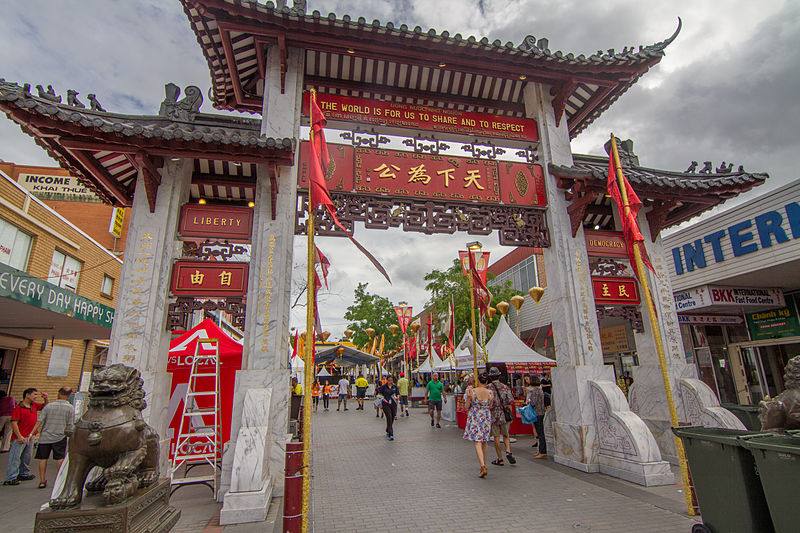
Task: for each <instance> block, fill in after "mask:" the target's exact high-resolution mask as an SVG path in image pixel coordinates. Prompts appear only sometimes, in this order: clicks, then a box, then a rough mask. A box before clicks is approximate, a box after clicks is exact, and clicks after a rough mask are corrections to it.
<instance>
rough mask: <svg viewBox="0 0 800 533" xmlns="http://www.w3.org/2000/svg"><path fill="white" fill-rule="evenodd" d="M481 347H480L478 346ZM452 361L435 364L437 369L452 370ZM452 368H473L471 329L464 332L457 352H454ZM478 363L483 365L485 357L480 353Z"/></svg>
mask: <svg viewBox="0 0 800 533" xmlns="http://www.w3.org/2000/svg"><path fill="white" fill-rule="evenodd" d="M478 349H480V347H478ZM450 364H451V361H450V360H444V361H442V362H441V364H438V365H434V367H433V368H434V369H435V370H451V367H450ZM452 364H453V366H452V370H469V369H470V368H472V365H473V360H472V334H471V333H470V331H469V330H467V331H466V332H465V333H464V336H463V337H462V338H461V342H459V343H458V344H456V349H455V352H453V360H452ZM478 364H479V365H480V366H483V358H482V357H481V354H480V353H478Z"/></svg>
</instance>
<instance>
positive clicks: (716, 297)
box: [674, 285, 786, 313]
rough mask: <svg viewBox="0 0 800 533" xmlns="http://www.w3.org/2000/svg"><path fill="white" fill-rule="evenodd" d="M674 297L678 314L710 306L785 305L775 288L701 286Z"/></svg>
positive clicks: (781, 295) (678, 293)
mask: <svg viewBox="0 0 800 533" xmlns="http://www.w3.org/2000/svg"><path fill="white" fill-rule="evenodd" d="M674 297H675V308H676V309H677V311H678V312H679V313H680V312H684V311H688V310H690V309H700V308H703V307H710V306H712V305H713V306H723V307H741V306H763V307H781V306H785V305H786V300H785V299H784V298H783V291H781V290H780V289H775V288H760V287H755V288H754V287H718V286H714V285H702V286H700V287H695V288H693V289H689V290H685V291H680V292H676V293H675V294H674Z"/></svg>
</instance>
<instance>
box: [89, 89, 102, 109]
mask: <svg viewBox="0 0 800 533" xmlns="http://www.w3.org/2000/svg"><path fill="white" fill-rule="evenodd" d="M86 98H88V99H89V105H90V106H91V108H92V111H105V109H103V106H101V105H100V102H98V101H97V97H96V96H95V95H93V94H92V93H89V94H87V95H86Z"/></svg>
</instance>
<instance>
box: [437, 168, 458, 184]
mask: <svg viewBox="0 0 800 533" xmlns="http://www.w3.org/2000/svg"><path fill="white" fill-rule="evenodd" d="M455 171H456V169H454V168H446V169H444V170H437V171H436V174H438V175H439V176H441V175H442V174H444V186H445V187H449V186H450V180H454V179H456V178H455V177H454V176H453V172H455Z"/></svg>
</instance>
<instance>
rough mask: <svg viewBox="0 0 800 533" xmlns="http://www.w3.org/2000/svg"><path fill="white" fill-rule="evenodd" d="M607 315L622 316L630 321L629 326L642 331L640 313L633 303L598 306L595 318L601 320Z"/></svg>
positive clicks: (639, 331) (642, 325) (642, 323)
mask: <svg viewBox="0 0 800 533" xmlns="http://www.w3.org/2000/svg"><path fill="white" fill-rule="evenodd" d="M607 317H617V318H624V319H625V320H627V321H628V322H630V323H631V328H633V330H634V331H635V332H636V333H644V321H643V320H642V313H641V312H640V311H639V309H638V308H637V307H636V306H634V305H621V306H614V307H606V306H601V307H598V308H597V320H602V319H604V318H607Z"/></svg>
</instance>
